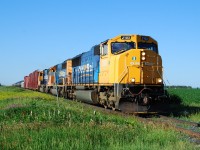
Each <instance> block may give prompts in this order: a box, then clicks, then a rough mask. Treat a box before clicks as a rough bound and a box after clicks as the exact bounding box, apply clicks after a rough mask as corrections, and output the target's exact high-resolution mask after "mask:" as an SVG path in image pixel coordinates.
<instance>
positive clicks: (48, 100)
mask: <svg viewBox="0 0 200 150" xmlns="http://www.w3.org/2000/svg"><path fill="white" fill-rule="evenodd" d="M185 103H186V104H189V102H188V101H185ZM195 104H196V103H195ZM0 131H1V132H0V149H1V150H4V149H5V150H7V149H15V150H18V149H19V150H21V149H58V150H61V149H64V150H68V149H71V150H74V149H76V150H77V149H78V150H84V149H87V150H98V149H99V150H101V149H102V150H105V149H107V150H127V149H134V150H137V149H138V150H141V149H145V150H149V149H162V150H172V149H174V150H176V149H183V150H188V149H189V150H190V149H198V148H199V147H197V145H195V144H194V143H190V142H189V141H188V137H187V136H185V135H183V134H181V133H180V132H177V131H175V130H174V129H173V128H172V127H166V126H164V125H162V124H160V125H158V124H154V123H150V124H149V123H148V124H144V123H141V122H139V121H137V119H136V118H134V117H127V116H122V115H117V114H108V113H104V112H102V111H98V109H96V108H95V107H90V106H88V105H85V104H82V103H78V102H75V101H70V100H66V99H62V98H60V99H59V103H57V100H56V97H54V96H51V95H47V94H43V93H39V92H34V91H30V90H24V89H21V88H16V87H3V86H1V87H0Z"/></svg>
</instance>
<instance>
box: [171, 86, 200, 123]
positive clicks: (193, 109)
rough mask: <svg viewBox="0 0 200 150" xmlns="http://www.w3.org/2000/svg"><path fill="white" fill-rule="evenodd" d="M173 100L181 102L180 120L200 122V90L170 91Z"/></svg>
mask: <svg viewBox="0 0 200 150" xmlns="http://www.w3.org/2000/svg"><path fill="white" fill-rule="evenodd" d="M168 92H169V93H170V95H171V98H172V99H175V100H178V101H180V102H181V105H180V106H179V108H177V110H179V111H180V112H181V115H180V118H182V119H185V120H190V121H194V122H200V89H184V88H183V89H181V88H180V89H168Z"/></svg>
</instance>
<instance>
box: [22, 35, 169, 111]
mask: <svg viewBox="0 0 200 150" xmlns="http://www.w3.org/2000/svg"><path fill="white" fill-rule="evenodd" d="M33 74H34V75H33ZM33 82H35V83H33ZM24 83H25V88H30V89H37V90H39V91H41V92H46V93H52V94H54V95H56V94H58V95H59V96H63V97H65V98H69V99H78V100H80V101H83V102H86V103H91V104H98V105H99V104H100V105H103V106H104V107H106V108H107V107H109V108H112V109H119V110H123V111H129V112H130V111H131V112H147V111H162V110H161V109H163V108H167V105H166V103H165V101H167V99H166V97H167V96H166V93H165V90H164V84H163V68H162V59H161V56H160V55H159V53H158V44H157V41H156V40H154V39H153V38H151V37H150V36H143V35H119V36H116V37H114V38H112V39H108V40H106V41H104V42H102V43H100V44H98V45H95V46H93V47H92V48H91V50H89V51H87V52H84V53H82V54H79V55H77V56H75V57H73V58H71V59H67V60H66V61H64V62H62V63H61V64H58V65H55V66H53V67H50V68H49V69H45V70H43V71H35V72H33V73H32V74H30V75H29V76H28V77H25V78H24Z"/></svg>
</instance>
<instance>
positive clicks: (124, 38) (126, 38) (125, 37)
mask: <svg viewBox="0 0 200 150" xmlns="http://www.w3.org/2000/svg"><path fill="white" fill-rule="evenodd" d="M121 39H122V40H130V39H131V36H121Z"/></svg>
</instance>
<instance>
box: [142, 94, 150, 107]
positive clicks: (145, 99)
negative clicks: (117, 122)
mask: <svg viewBox="0 0 200 150" xmlns="http://www.w3.org/2000/svg"><path fill="white" fill-rule="evenodd" d="M148 104H149V97H148V96H145V97H144V98H143V105H148Z"/></svg>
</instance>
